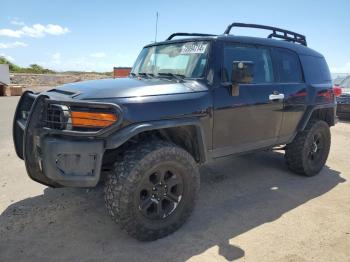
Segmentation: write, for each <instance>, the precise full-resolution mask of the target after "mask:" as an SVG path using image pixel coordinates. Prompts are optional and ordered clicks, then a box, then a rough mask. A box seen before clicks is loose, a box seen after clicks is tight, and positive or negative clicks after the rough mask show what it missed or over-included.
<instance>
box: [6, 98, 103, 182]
mask: <svg viewBox="0 0 350 262" xmlns="http://www.w3.org/2000/svg"><path fill="white" fill-rule="evenodd" d="M45 99H47V97H46V96H42V95H39V96H38V95H34V94H32V93H30V92H25V93H24V94H23V95H22V97H21V99H20V101H19V103H18V106H17V109H16V113H15V117H14V123H13V140H14V144H15V149H16V153H17V155H18V157H20V158H22V159H23V160H24V161H25V165H26V169H27V173H28V175H29V177H30V178H32V179H33V180H35V181H37V182H39V183H42V184H45V185H48V186H51V187H61V186H72V187H94V186H96V184H97V183H98V181H99V179H100V173H101V166H102V158H103V154H104V151H105V148H104V144H105V143H104V140H103V139H98V138H94V139H91V137H86V136H85V137H84V136H77V135H75V136H69V135H68V136H67V135H60V134H56V133H52V132H50V131H49V130H45V129H44V128H42V119H41V116H42V111H43V110H44V107H43V103H44V100H45Z"/></svg>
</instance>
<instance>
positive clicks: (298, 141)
mask: <svg viewBox="0 0 350 262" xmlns="http://www.w3.org/2000/svg"><path fill="white" fill-rule="evenodd" d="M330 145H331V134H330V129H329V126H328V124H327V123H326V122H324V121H320V120H318V121H311V122H310V123H309V124H308V125H307V127H306V128H305V130H304V131H302V132H300V133H299V134H298V135H297V136H296V137H295V139H294V140H293V142H292V143H290V144H288V145H287V146H286V153H285V159H286V162H287V165H288V168H289V169H290V170H291V171H293V172H295V173H298V174H301V175H305V176H314V175H316V174H318V173H319V172H320V170H321V169H322V168H323V166H324V165H325V163H326V161H327V158H328V154H329V150H330Z"/></svg>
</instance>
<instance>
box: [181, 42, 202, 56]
mask: <svg viewBox="0 0 350 262" xmlns="http://www.w3.org/2000/svg"><path fill="white" fill-rule="evenodd" d="M207 45H208V44H202V43H188V44H185V45H184V46H182V48H181V53H180V54H181V55H184V54H204V53H205V50H207Z"/></svg>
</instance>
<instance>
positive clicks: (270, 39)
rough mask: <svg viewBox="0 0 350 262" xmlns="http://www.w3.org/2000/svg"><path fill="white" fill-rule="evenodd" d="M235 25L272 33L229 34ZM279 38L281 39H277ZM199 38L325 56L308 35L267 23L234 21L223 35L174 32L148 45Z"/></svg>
mask: <svg viewBox="0 0 350 262" xmlns="http://www.w3.org/2000/svg"><path fill="white" fill-rule="evenodd" d="M233 27H248V28H255V29H264V30H270V31H271V32H272V33H270V34H269V35H268V36H267V38H262V37H249V36H237V35H232V34H229V33H230V31H231V29H232V28H233ZM177 36H185V37H187V38H182V39H175V40H173V38H174V37H177ZM276 38H277V39H279V40H276ZM198 40H209V41H230V42H235V43H242V44H255V45H265V46H273V47H281V48H287V49H290V50H292V51H294V52H296V53H298V54H302V55H311V56H317V57H323V56H322V55H321V54H320V53H318V52H316V51H315V50H312V49H311V48H308V47H307V46H306V45H307V44H306V37H305V36H304V35H302V34H298V33H295V32H292V31H289V30H285V29H281V28H277V27H271V26H265V25H257V24H243V23H232V24H230V25H229V26H228V27H227V29H226V30H225V32H224V34H222V35H212V34H201V33H174V34H172V35H170V36H169V37H168V38H167V40H166V41H164V42H158V43H153V44H150V45H148V46H153V45H161V44H167V43H170V42H171V43H173V42H184V41H198Z"/></svg>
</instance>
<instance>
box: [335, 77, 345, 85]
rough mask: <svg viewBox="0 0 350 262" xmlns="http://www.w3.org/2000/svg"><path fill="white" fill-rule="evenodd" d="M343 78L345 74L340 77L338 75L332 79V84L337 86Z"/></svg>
mask: <svg viewBox="0 0 350 262" xmlns="http://www.w3.org/2000/svg"><path fill="white" fill-rule="evenodd" d="M345 78H346V76H340V77H339V76H338V77H337V78H335V79H334V80H333V84H334V85H335V86H338V85H339V84H340V83H341V82H342V81H343V80H344V79H345Z"/></svg>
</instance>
